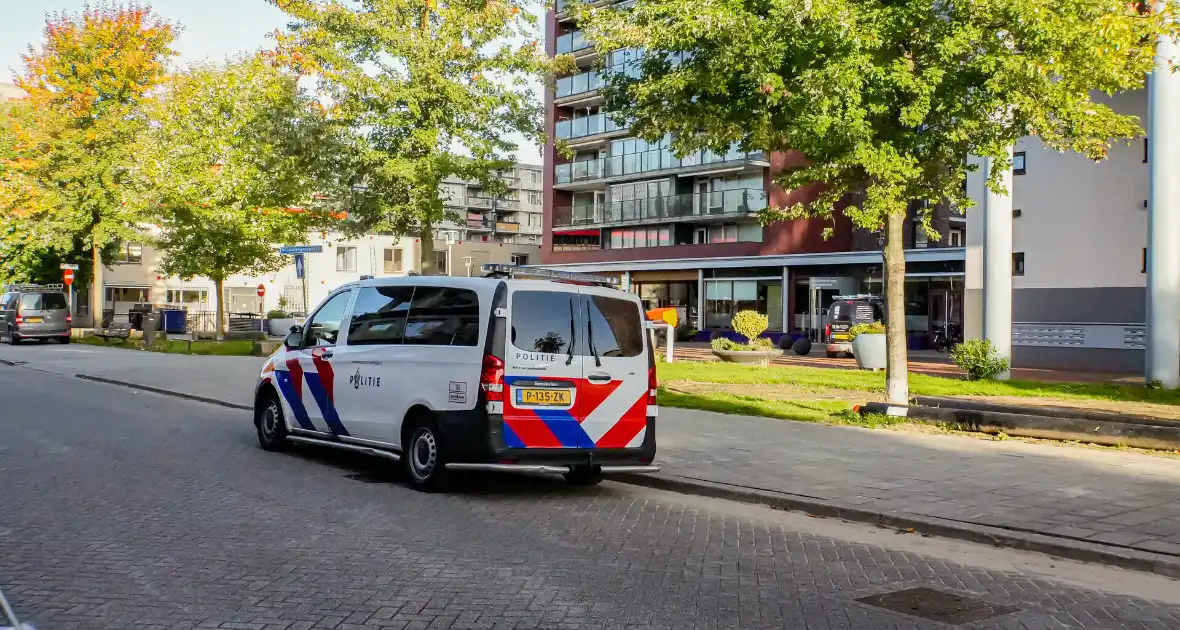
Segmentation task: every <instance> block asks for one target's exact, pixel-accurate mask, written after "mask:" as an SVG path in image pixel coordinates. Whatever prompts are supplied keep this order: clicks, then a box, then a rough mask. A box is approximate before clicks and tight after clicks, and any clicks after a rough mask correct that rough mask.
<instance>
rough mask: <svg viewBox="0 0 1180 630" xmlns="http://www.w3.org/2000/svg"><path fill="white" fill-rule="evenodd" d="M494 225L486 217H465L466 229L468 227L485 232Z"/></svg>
mask: <svg viewBox="0 0 1180 630" xmlns="http://www.w3.org/2000/svg"><path fill="white" fill-rule="evenodd" d="M494 225H495V224H494V223H492V222H491V221H488V220H487V219H483V218H480V219H473V218H471V217H468V218H467V229H469V230H475V231H479V232H487V231H491V229H492V226H494Z"/></svg>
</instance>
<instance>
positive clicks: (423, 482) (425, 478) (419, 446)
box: [402, 419, 447, 492]
mask: <svg viewBox="0 0 1180 630" xmlns="http://www.w3.org/2000/svg"><path fill="white" fill-rule="evenodd" d="M402 462H404V466H403V468H404V469H405V473H406V479H407V480H409V482H410V486H411V487H413V488H414V489H415V490H419V491H422V492H434V491H436V490H438V489H440V488H441V487H442V485H443V481H444V477H445V476H446V466H447V465H446V461H445V458H444V450H443V444H442V440H441V438H440V437H439V435H438V430H437V429H436V428H435V424H434V423H433V422H431V421H428V420H425V419H421V420H419V421H418V423H417V424H416V426H414V428H413V429H411V431H410V439H409V440H408V441H407V442H406V448H405V451H404V452H403V453H402Z"/></svg>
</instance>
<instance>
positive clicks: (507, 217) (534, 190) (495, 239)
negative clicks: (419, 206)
mask: <svg viewBox="0 0 1180 630" xmlns="http://www.w3.org/2000/svg"><path fill="white" fill-rule="evenodd" d="M498 177H499V179H500V180H501V181H503V182H504V183H505V184H507V185H508V192H507V193H505V194H502V195H493V194H491V193H490V192H488V191H486V190H485V189H484V187H483V185H481V184H480V183H479V182H470V181H464V180H460V179H458V178H454V177H452V178H448V179H447V180H446V181H445V182H444V183H443V186H442V191H440V194H441V195H442V197H443V199H444V200H445V202H446V205H447V209H448V210H451V211H453V212H455V213H457V214H458V215H459V216H460V220H459V221H457V222H448V223H447V224H446V225H444V226H442V228H441V230H440V232H442V233H441V234H440V236H441V237H443V238H451V239H452V240H455V241H476V242H480V243H511V244H517V245H539V244H540V243H541V235H542V223H543V218H544V214H543V204H542V198H541V192H542V189H543V187H542V178H541V167H540V166H536V165H533V164H517V165H515V166H514V167H513V168H511V169H508V170H505V171H502V172H500V173H498ZM448 235H449V236H448Z"/></svg>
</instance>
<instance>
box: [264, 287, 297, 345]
mask: <svg viewBox="0 0 1180 630" xmlns="http://www.w3.org/2000/svg"><path fill="white" fill-rule="evenodd" d="M287 304H288V301H287V296H285V295H281V296H279V307H278V308H276V309H274V310H273V311H271V312H269V313H267V314H266V326H267V331H268V332H270V334H272V335H274V336H276V337H286V336H287V333H288V332H290V331H291V327H292V326H294V325H295V318H294V317H291V314H290V313H288V312H287Z"/></svg>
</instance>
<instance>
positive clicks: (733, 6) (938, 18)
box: [579, 0, 1176, 404]
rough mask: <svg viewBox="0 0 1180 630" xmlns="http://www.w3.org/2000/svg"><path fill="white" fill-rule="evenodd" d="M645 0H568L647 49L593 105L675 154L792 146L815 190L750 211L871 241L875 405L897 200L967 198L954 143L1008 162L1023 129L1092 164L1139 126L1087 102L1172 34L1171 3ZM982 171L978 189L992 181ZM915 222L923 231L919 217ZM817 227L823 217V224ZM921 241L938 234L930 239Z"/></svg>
mask: <svg viewBox="0 0 1180 630" xmlns="http://www.w3.org/2000/svg"><path fill="white" fill-rule="evenodd" d="M1166 4H1167V6H1166V8H1165V9H1164V10H1163V11H1159V12H1145V11H1141V9H1140V8H1139V7H1137V6H1136V5H1135V4H1127V3H1126V2H1125V0H1078V1H1076V2H1068V3H1061V2H1050V1H1048V0H901V1H899V2H884V1H881V0H830V1H827V2H813V1H812V0H769V1H766V2H736V1H722V2H712V3H701V2H698V1H697V0H644V1H643V2H639V3H637V4H636V5H635V7H634V8H633V9H631V10H629V11H618V10H613V9H592V8H589V7H581V8H580V9H579V11H580V25H581V26H582V28H583V29H584V30H585V31H586V35H587V37H588V38H590V39H591V40H592V41H594V42H595V44H596V46H597V47H598V49H599V50H600V51H603V52H605V51H608V50H612V49H617V48H639V49H645V50H648V51H661V52H662V53H665V54H648V55H646V56H645V57H644V59H643V61H642V62H641V64H642V68H641V69H642V73H641V77H640V78H632V77H629V76H626V75H623V74H620V73H612V74H611V75H610V76H609V79H608V86H607V89H606V98H607V108H608V109H609V110H611V111H614V112H618V114H619V116H620V117H621V118H626V119H628V120H630V121H631V129H632V132H633V133H634V134H635V135H638V136H640V137H642V138H645V139H648V140H654V139H657V138H660V137H663V136H664V135H665V134H669V133H671V134H673V142H672V146H673V150H674V151H676V152H679V153H681V154H683V153H687V152H689V151H693V150H697V149H701V148H708V149H712V150H715V151H722V150H725V149H727V148H728V147H729V146H730V144H731V143H738V144H740V145H741V147H742V148H743V149H744V150H750V151H753V150H763V151H770V152H787V151H798V152H800V153H801V154H802V155H803V156H805V157H806V160H805V161H804V163H803V165H802V166H799V167H797V168H790V169H787V170H784V171H782V172H779V173H776V174H775V182H776V183H777V185H778V186H780V187H781V188H783V189H785V190H794V189H797V188H800V187H802V186H807V185H811V184H815V183H816V182H819V183H820V184H821V185H820V186H819V189H818V191H817V192H816V195H815V197H814V198H813V199H812V200H811V201H809V202H806V203H800V204H797V205H795V206H793V207H789V208H772V209H770V210H769V211H767V213H766V214H765V215H764V220H765V221H774V220H785V219H793V218H802V217H824V218H830V217H833V215H835V214H838V213H842V214H843V215H845V216H846V217H848V219H850V220H851V223H852V225H853V226H855V227H857V228H862V229H867V230H874V231H878V230H879V231H881V233H882V234H883V238H884V245H883V247H884V256H885V266H886V285H887V286H886V300H887V319H888V323H889V326H888V344H889V370H888V374H887V389H888V398H889V402H891V403H895V404H905V403H906V401H907V398H908V385H907V377H906V344H905V325H904V322H905V309H904V278H905V258H904V251H903V249H904V244H903V234H902V230H903V226H904V221H905V218H906V212H907V207H908V206H909V204H910V203H911V202H915V201H926V202H929V205H935V204H938V203H940V202H949V203H953V204H956V205H958V206H959V207H963V208H966V207H969V206H970V200H969V199H967V198H965V194H964V187H963V181H964V178H965V177H966V174H967V172H968V171H970V170H972V169H973V168H974V167H973V166H970V165H968V163H967V161H966V158H967V156H968V154H973V155H977V156H981V157H991V158H993V159H994V160H996V162H997V163H998V164H1004V163H1005V162H1008V161H1009V160H1010V157H1009V153H1008V152H1009V147H1011V146H1012V144H1013V143H1015V142H1016V140H1017V139H1019V138H1021V137H1023V136H1026V135H1036V136H1039V138H1040V140H1041V141H1042V142H1043V143H1044V144H1045V145H1047V146H1049V147H1052V148H1056V149H1060V150H1069V151H1078V152H1081V153H1083V154H1084V155H1086V156H1088V157H1090V158H1093V159H1095V160H1097V159H1101V158H1103V157H1104V156H1105V155H1106V153H1107V150H1108V149H1109V147H1110V146H1111V143H1112V142H1113V141H1115V140H1117V139H1125V138H1130V137H1132V136H1135V135H1137V134H1139V133H1141V131H1140V127H1139V124H1138V121H1137V120H1136V119H1135V117H1133V116H1128V115H1123V114H1119V113H1117V112H1115V111H1113V110H1112V109H1111V108H1110V107H1108V106H1107V105H1106V104H1104V103H1102V102H1100V101H1097V100H1095V96H1096V93H1106V94H1113V93H1116V92H1120V91H1124V90H1132V89H1137V88H1140V87H1142V86H1143V83H1144V78H1145V77H1146V75H1147V74H1148V73H1149V72H1150V71H1151V69H1152V65H1153V55H1154V49H1155V42H1156V41H1157V40H1158V37H1159V36H1161V35H1167V36H1175V34H1176V26H1175V23H1174V22H1173V21H1172V18H1173V16H1174V14H1175V9H1176V4H1175V0H1168V2H1167V3H1166ZM1002 170H1003V169H1001V168H997V169H995V171H994V172H993V173H992V176H991V178H990V179H989V181H988V186H989V187H991V188H992V189H993V190H996V191H997V192H1002V189H1001V187H1000V175H1001V171H1002ZM922 219H923V228H925V229H928V227H929V223H928V221H929V217H928V216H925V217H923V218H922ZM826 232H827V233H828V234H830V232H831V228H829V229H828V230H827V231H826ZM934 236H935V237H936V236H937V235H934Z"/></svg>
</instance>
